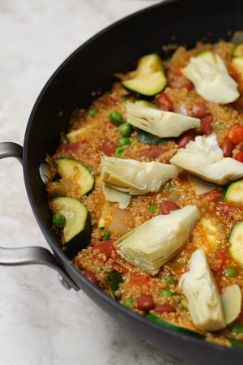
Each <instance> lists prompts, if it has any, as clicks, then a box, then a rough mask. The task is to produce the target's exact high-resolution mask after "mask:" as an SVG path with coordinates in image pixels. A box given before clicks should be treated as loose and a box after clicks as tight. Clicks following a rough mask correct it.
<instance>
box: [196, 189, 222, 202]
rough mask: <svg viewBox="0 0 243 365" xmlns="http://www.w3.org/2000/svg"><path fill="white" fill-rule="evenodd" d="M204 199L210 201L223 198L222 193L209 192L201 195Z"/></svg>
mask: <svg viewBox="0 0 243 365" xmlns="http://www.w3.org/2000/svg"><path fill="white" fill-rule="evenodd" d="M201 197H202V198H207V199H209V200H218V199H221V198H222V193H221V192H220V191H217V190H213V191H209V192H207V193H204V194H202V195H201Z"/></svg>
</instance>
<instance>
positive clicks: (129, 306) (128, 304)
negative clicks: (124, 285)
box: [123, 298, 133, 308]
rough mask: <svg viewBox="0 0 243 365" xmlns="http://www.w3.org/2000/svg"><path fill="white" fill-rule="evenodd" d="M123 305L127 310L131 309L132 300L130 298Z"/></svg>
mask: <svg viewBox="0 0 243 365" xmlns="http://www.w3.org/2000/svg"><path fill="white" fill-rule="evenodd" d="M123 305H124V306H125V307H127V308H132V307H133V299H132V298H127V299H126V300H125V301H124V302H123Z"/></svg>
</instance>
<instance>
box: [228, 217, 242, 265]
mask: <svg viewBox="0 0 243 365" xmlns="http://www.w3.org/2000/svg"><path fill="white" fill-rule="evenodd" d="M229 243H230V248H229V253H230V255H231V257H232V258H233V260H234V261H235V262H236V263H238V264H239V265H241V266H243V221H241V222H237V223H236V224H235V225H234V227H233V229H232V231H231V233H230V238H229Z"/></svg>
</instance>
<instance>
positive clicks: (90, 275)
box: [83, 270, 99, 285]
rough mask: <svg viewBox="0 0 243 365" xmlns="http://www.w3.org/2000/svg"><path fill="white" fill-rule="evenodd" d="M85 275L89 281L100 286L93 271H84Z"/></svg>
mask: <svg viewBox="0 0 243 365" xmlns="http://www.w3.org/2000/svg"><path fill="white" fill-rule="evenodd" d="M83 274H84V275H85V276H86V278H87V279H89V280H90V281H91V282H92V283H93V284H96V285H97V284H98V282H99V281H98V279H97V277H96V275H95V274H94V273H93V271H90V270H84V271H83Z"/></svg>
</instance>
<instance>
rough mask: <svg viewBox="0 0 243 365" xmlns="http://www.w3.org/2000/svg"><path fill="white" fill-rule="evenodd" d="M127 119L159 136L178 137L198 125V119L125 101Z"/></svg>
mask: <svg viewBox="0 0 243 365" xmlns="http://www.w3.org/2000/svg"><path fill="white" fill-rule="evenodd" d="M126 113H127V121H128V123H130V124H132V125H133V126H134V127H136V128H139V129H141V130H143V131H146V132H149V133H151V134H154V135H155V136H158V137H161V138H167V137H178V136H180V135H181V134H182V133H183V132H185V131H187V130H188V129H191V128H197V127H199V125H200V119H197V118H192V117H189V116H187V115H183V114H178V113H173V112H167V111H164V110H159V109H154V108H150V107H147V106H142V105H137V104H133V103H129V102H128V103H126Z"/></svg>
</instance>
